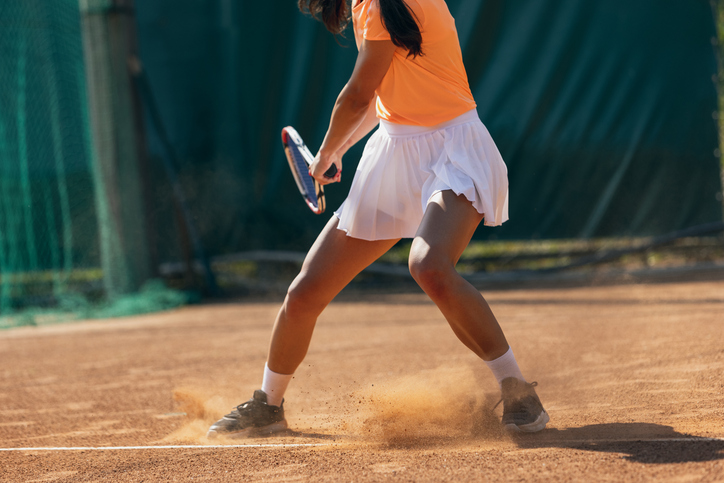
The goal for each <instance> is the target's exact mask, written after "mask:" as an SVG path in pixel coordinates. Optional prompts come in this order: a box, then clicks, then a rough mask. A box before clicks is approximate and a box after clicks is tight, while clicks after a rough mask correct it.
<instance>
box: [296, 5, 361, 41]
mask: <svg viewBox="0 0 724 483" xmlns="http://www.w3.org/2000/svg"><path fill="white" fill-rule="evenodd" d="M298 5H299V10H301V11H302V12H308V13H309V14H310V15H311V16H312V17H313V18H315V19H317V20H321V21H322V23H323V24H324V26H325V27H327V30H329V31H330V32H332V33H333V34H334V35H339V34H341V33H342V32H343V31H344V29H345V28H346V27H347V24H348V23H349V18H350V17H349V5H347V0H299V1H298ZM320 16H321V18H320Z"/></svg>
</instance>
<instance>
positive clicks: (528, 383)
mask: <svg viewBox="0 0 724 483" xmlns="http://www.w3.org/2000/svg"><path fill="white" fill-rule="evenodd" d="M525 385H526V386H527V387H536V386H537V385H538V382H537V381H533V382H526V383H525ZM504 400H505V397H501V398H500V401H498V402H496V403H495V406H493V410H495V408H497V407H498V406H500V403H502V402H503V401H504Z"/></svg>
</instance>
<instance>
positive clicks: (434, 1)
mask: <svg viewBox="0 0 724 483" xmlns="http://www.w3.org/2000/svg"><path fill="white" fill-rule="evenodd" d="M405 2H406V3H407V5H408V7H409V8H410V9H411V10H412V11H413V12H414V14H415V15H414V16H416V17H417V19H416V21H417V24H418V26H419V27H420V33H421V34H422V54H423V55H418V56H417V57H415V58H414V59H413V58H412V57H407V50H406V49H405V48H404V47H398V48H397V50H396V51H395V54H394V56H393V58H392V64H391V65H390V68H389V70H388V71H387V74H385V77H384V78H383V79H382V82H381V83H380V85H379V87H378V88H377V90H376V93H377V117H379V118H380V119H384V120H386V121H389V122H392V123H395V124H408V125H414V126H434V125H436V124H440V123H441V122H445V121H449V120H450V119H453V118H455V117H457V116H459V115H461V114H463V113H465V112H467V111H469V110H471V109H473V108H475V100H474V99H473V94H472V93H471V92H470V86H469V85H468V76H467V74H466V73H465V66H464V65H463V56H462V52H461V51H460V41H459V40H458V33H457V30H456V29H455V19H453V17H452V15H450V11H449V10H448V8H447V4H445V1H444V0H405ZM352 23H353V26H354V36H355V41H356V42H357V48H359V46H360V45H361V43H362V39H367V40H386V39H389V38H390V34H389V33H388V32H387V30H385V28H384V27H383V25H382V20H381V16H380V7H379V4H378V0H355V2H354V6H353V7H352Z"/></svg>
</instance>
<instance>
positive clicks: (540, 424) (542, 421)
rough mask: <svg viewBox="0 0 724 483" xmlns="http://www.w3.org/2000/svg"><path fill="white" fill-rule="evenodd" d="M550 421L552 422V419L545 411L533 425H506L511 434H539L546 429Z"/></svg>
mask: <svg viewBox="0 0 724 483" xmlns="http://www.w3.org/2000/svg"><path fill="white" fill-rule="evenodd" d="M548 421H550V417H548V413H547V412H545V410H543V412H542V413H540V415H538V418H537V419H536V420H535V421H533V422H532V423H528V424H512V423H511V424H506V425H505V430H506V431H508V432H510V433H537V432H538V431H542V430H543V429H544V428H545V427H546V424H548Z"/></svg>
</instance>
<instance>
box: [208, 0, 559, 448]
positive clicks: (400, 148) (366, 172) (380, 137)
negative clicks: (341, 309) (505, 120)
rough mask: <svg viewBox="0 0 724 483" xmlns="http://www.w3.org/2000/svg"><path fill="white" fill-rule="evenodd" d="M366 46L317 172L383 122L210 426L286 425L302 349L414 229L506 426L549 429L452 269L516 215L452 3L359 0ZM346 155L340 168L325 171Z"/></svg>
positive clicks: (334, 21)
mask: <svg viewBox="0 0 724 483" xmlns="http://www.w3.org/2000/svg"><path fill="white" fill-rule="evenodd" d="M299 6H300V9H302V10H303V11H304V10H308V11H309V12H311V14H312V15H313V16H314V17H315V18H317V17H321V20H322V21H323V22H324V24H325V25H326V27H327V29H328V30H330V31H331V32H332V33H335V34H339V33H341V32H342V31H343V30H344V28H345V26H346V24H347V22H348V19H349V15H350V7H349V6H348V5H347V3H346V1H345V0H299ZM351 14H352V19H353V25H354V35H355V40H356V43H357V47H358V50H359V53H358V57H357V61H356V64H355V67H354V71H353V72H352V76H351V77H350V79H349V82H348V83H347V84H346V85H345V87H344V88H343V89H342V92H341V93H340V94H339V97H338V98H337V102H336V104H335V106H334V109H333V111H332V116H331V121H330V124H329V129H328V131H327V134H326V136H325V138H324V141H323V143H322V146H321V148H320V149H319V153H318V154H317V156H316V157H315V159H314V163H313V164H312V165H311V167H310V174H311V175H312V176H313V177H314V178H315V179H316V180H317V181H319V182H320V183H322V184H328V183H332V182H337V181H339V180H340V179H341V173H342V157H343V156H344V153H345V152H346V151H347V150H348V149H349V148H350V147H351V146H353V145H354V144H355V143H356V142H357V141H359V140H360V139H362V138H363V137H364V136H366V135H367V134H368V133H369V132H370V131H371V130H372V129H374V128H375V127H377V126H378V125H379V129H378V130H377V131H376V132H375V133H374V134H373V135H372V136H371V137H370V139H369V141H368V142H367V145H366V146H365V150H364V153H363V155H362V159H361V160H360V163H359V166H358V168H357V172H356V174H355V178H354V180H353V183H352V187H351V189H350V193H349V195H348V197H347V199H346V200H345V202H344V203H343V204H342V206H341V207H340V208H339V210H338V211H337V212H335V216H333V217H332V218H331V219H330V220H329V222H328V223H327V225H326V227H325V228H324V230H323V231H322V233H321V234H320V235H319V237H318V238H317V240H316V242H315V243H314V245H313V246H312V248H311V249H310V251H309V253H308V254H307V257H306V259H305V261H304V264H303V266H302V269H301V272H300V273H299V275H298V276H297V277H296V279H295V280H294V281H293V282H292V284H291V286H290V287H289V290H288V292H287V295H286V298H285V300H284V303H283V305H282V307H281V309H280V311H279V314H278V315H277V319H276V323H275V324H274V329H273V333H272V338H271V344H270V348H269V356H268V359H267V363H266V367H265V369H264V378H263V381H262V387H261V389H260V390H257V391H255V392H254V396H253V397H252V399H250V400H249V401H247V402H246V403H244V404H241V405H240V406H238V407H237V408H236V409H235V410H234V411H232V412H231V413H230V414H228V415H226V416H225V417H224V418H222V419H221V420H219V421H217V422H216V423H214V424H213V425H212V426H211V428H210V429H209V432H208V436H209V437H215V436H216V435H219V434H221V435H226V436H231V437H240V436H247V435H251V434H269V433H273V432H277V431H282V430H284V429H286V427H287V423H286V420H285V419H284V409H283V396H284V391H285V390H286V388H287V385H288V383H289V381H290V380H291V378H292V374H294V371H295V370H296V369H297V367H298V366H299V364H300V363H301V362H302V360H303V359H304V356H305V355H306V353H307V348H308V346H309V342H310V340H311V337H312V332H313V330H314V325H315V323H316V320H317V317H318V316H319V314H320V313H321V312H322V310H324V308H325V307H326V306H327V305H328V304H329V303H330V302H331V301H332V299H333V298H334V297H335V296H336V295H337V294H338V293H339V292H340V291H341V290H342V289H343V288H344V287H345V286H346V285H347V284H348V283H349V282H350V281H351V280H352V279H353V278H354V277H355V275H357V274H358V273H359V272H360V271H362V270H363V269H364V268H365V267H367V266H368V265H369V264H371V263H372V262H373V261H375V260H376V259H377V258H379V257H380V256H381V255H382V254H384V253H385V252H386V251H387V250H389V249H390V248H391V247H392V246H393V245H395V243H397V241H398V240H399V239H401V238H413V242H412V246H411V250H410V259H409V267H410V273H411V274H412V276H413V277H414V279H415V281H417V283H418V284H419V285H420V287H421V288H422V289H423V290H424V291H425V293H426V294H427V295H428V296H429V297H430V298H431V299H432V300H433V301H434V302H435V304H437V306H438V307H439V309H440V310H441V311H442V313H443V315H444V316H445V318H446V319H447V321H448V322H449V324H450V326H451V327H452V329H453V331H454V332H455V335H456V336H457V337H458V338H459V339H460V340H461V341H462V342H463V344H465V345H466V346H467V347H468V348H469V349H470V350H472V351H473V352H475V354H477V355H478V356H479V357H480V358H481V359H483V361H485V363H486V364H487V365H488V367H489V368H490V369H491V370H492V372H493V374H494V376H495V377H496V378H497V380H498V382H499V384H500V386H501V390H502V394H503V398H502V400H503V402H504V409H503V421H502V422H503V424H504V425H505V427H506V428H507V429H509V430H512V431H526V432H534V431H540V430H542V429H543V428H544V427H545V425H546V423H547V422H548V414H547V413H546V412H545V410H544V409H543V407H542V405H541V403H540V400H539V399H538V396H537V395H536V393H535V390H534V389H533V387H534V385H535V384H528V383H527V382H526V381H525V379H524V378H523V375H522V374H521V372H520V369H519V368H518V365H517V363H516V360H515V357H514V355H513V352H512V350H511V348H510V347H509V345H508V342H507V340H506V338H505V335H504V334H503V331H502V330H501V328H500V326H499V325H498V322H497V321H496V319H495V316H494V315H493V313H492V312H491V310H490V308H489V307H488V304H487V303H486V302H485V300H484V299H483V297H482V296H481V295H480V293H479V292H478V291H477V290H476V289H475V288H474V287H473V286H471V285H470V284H469V283H468V282H466V281H465V280H464V279H463V278H462V277H460V275H459V274H458V273H457V272H456V271H455V264H456V263H457V261H458V259H459V258H460V255H461V254H462V252H463V250H464V249H465V247H466V246H467V244H468V243H469V241H470V239H471V237H472V235H473V233H474V232H475V229H476V227H477V226H478V224H479V223H480V222H481V221H483V220H485V224H486V225H488V226H497V225H500V224H502V223H503V222H504V221H506V220H507V218H508V180H507V169H506V166H505V164H504V162H503V160H502V158H501V157H500V154H499V152H498V150H497V148H496V146H495V144H494V142H493V140H492V139H491V137H490V135H489V134H488V132H487V130H486V129H485V127H484V126H483V124H482V123H481V122H480V119H479V118H478V115H477V112H476V110H475V106H476V104H475V101H474V100H473V96H472V94H471V92H470V88H469V86H468V81H467V75H466V73H465V68H464V66H463V62H462V54H461V51H460V45H459V41H458V37H457V31H456V30H455V21H454V19H453V18H452V16H451V15H450V12H449V11H448V9H447V5H446V4H445V2H444V0H354V3H353V5H352V6H351ZM332 164H335V165H336V166H337V169H338V173H337V175H336V176H335V178H334V179H331V180H330V179H327V178H325V177H324V175H323V173H324V172H325V171H327V169H328V168H329V167H330V166H331V165H332Z"/></svg>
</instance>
